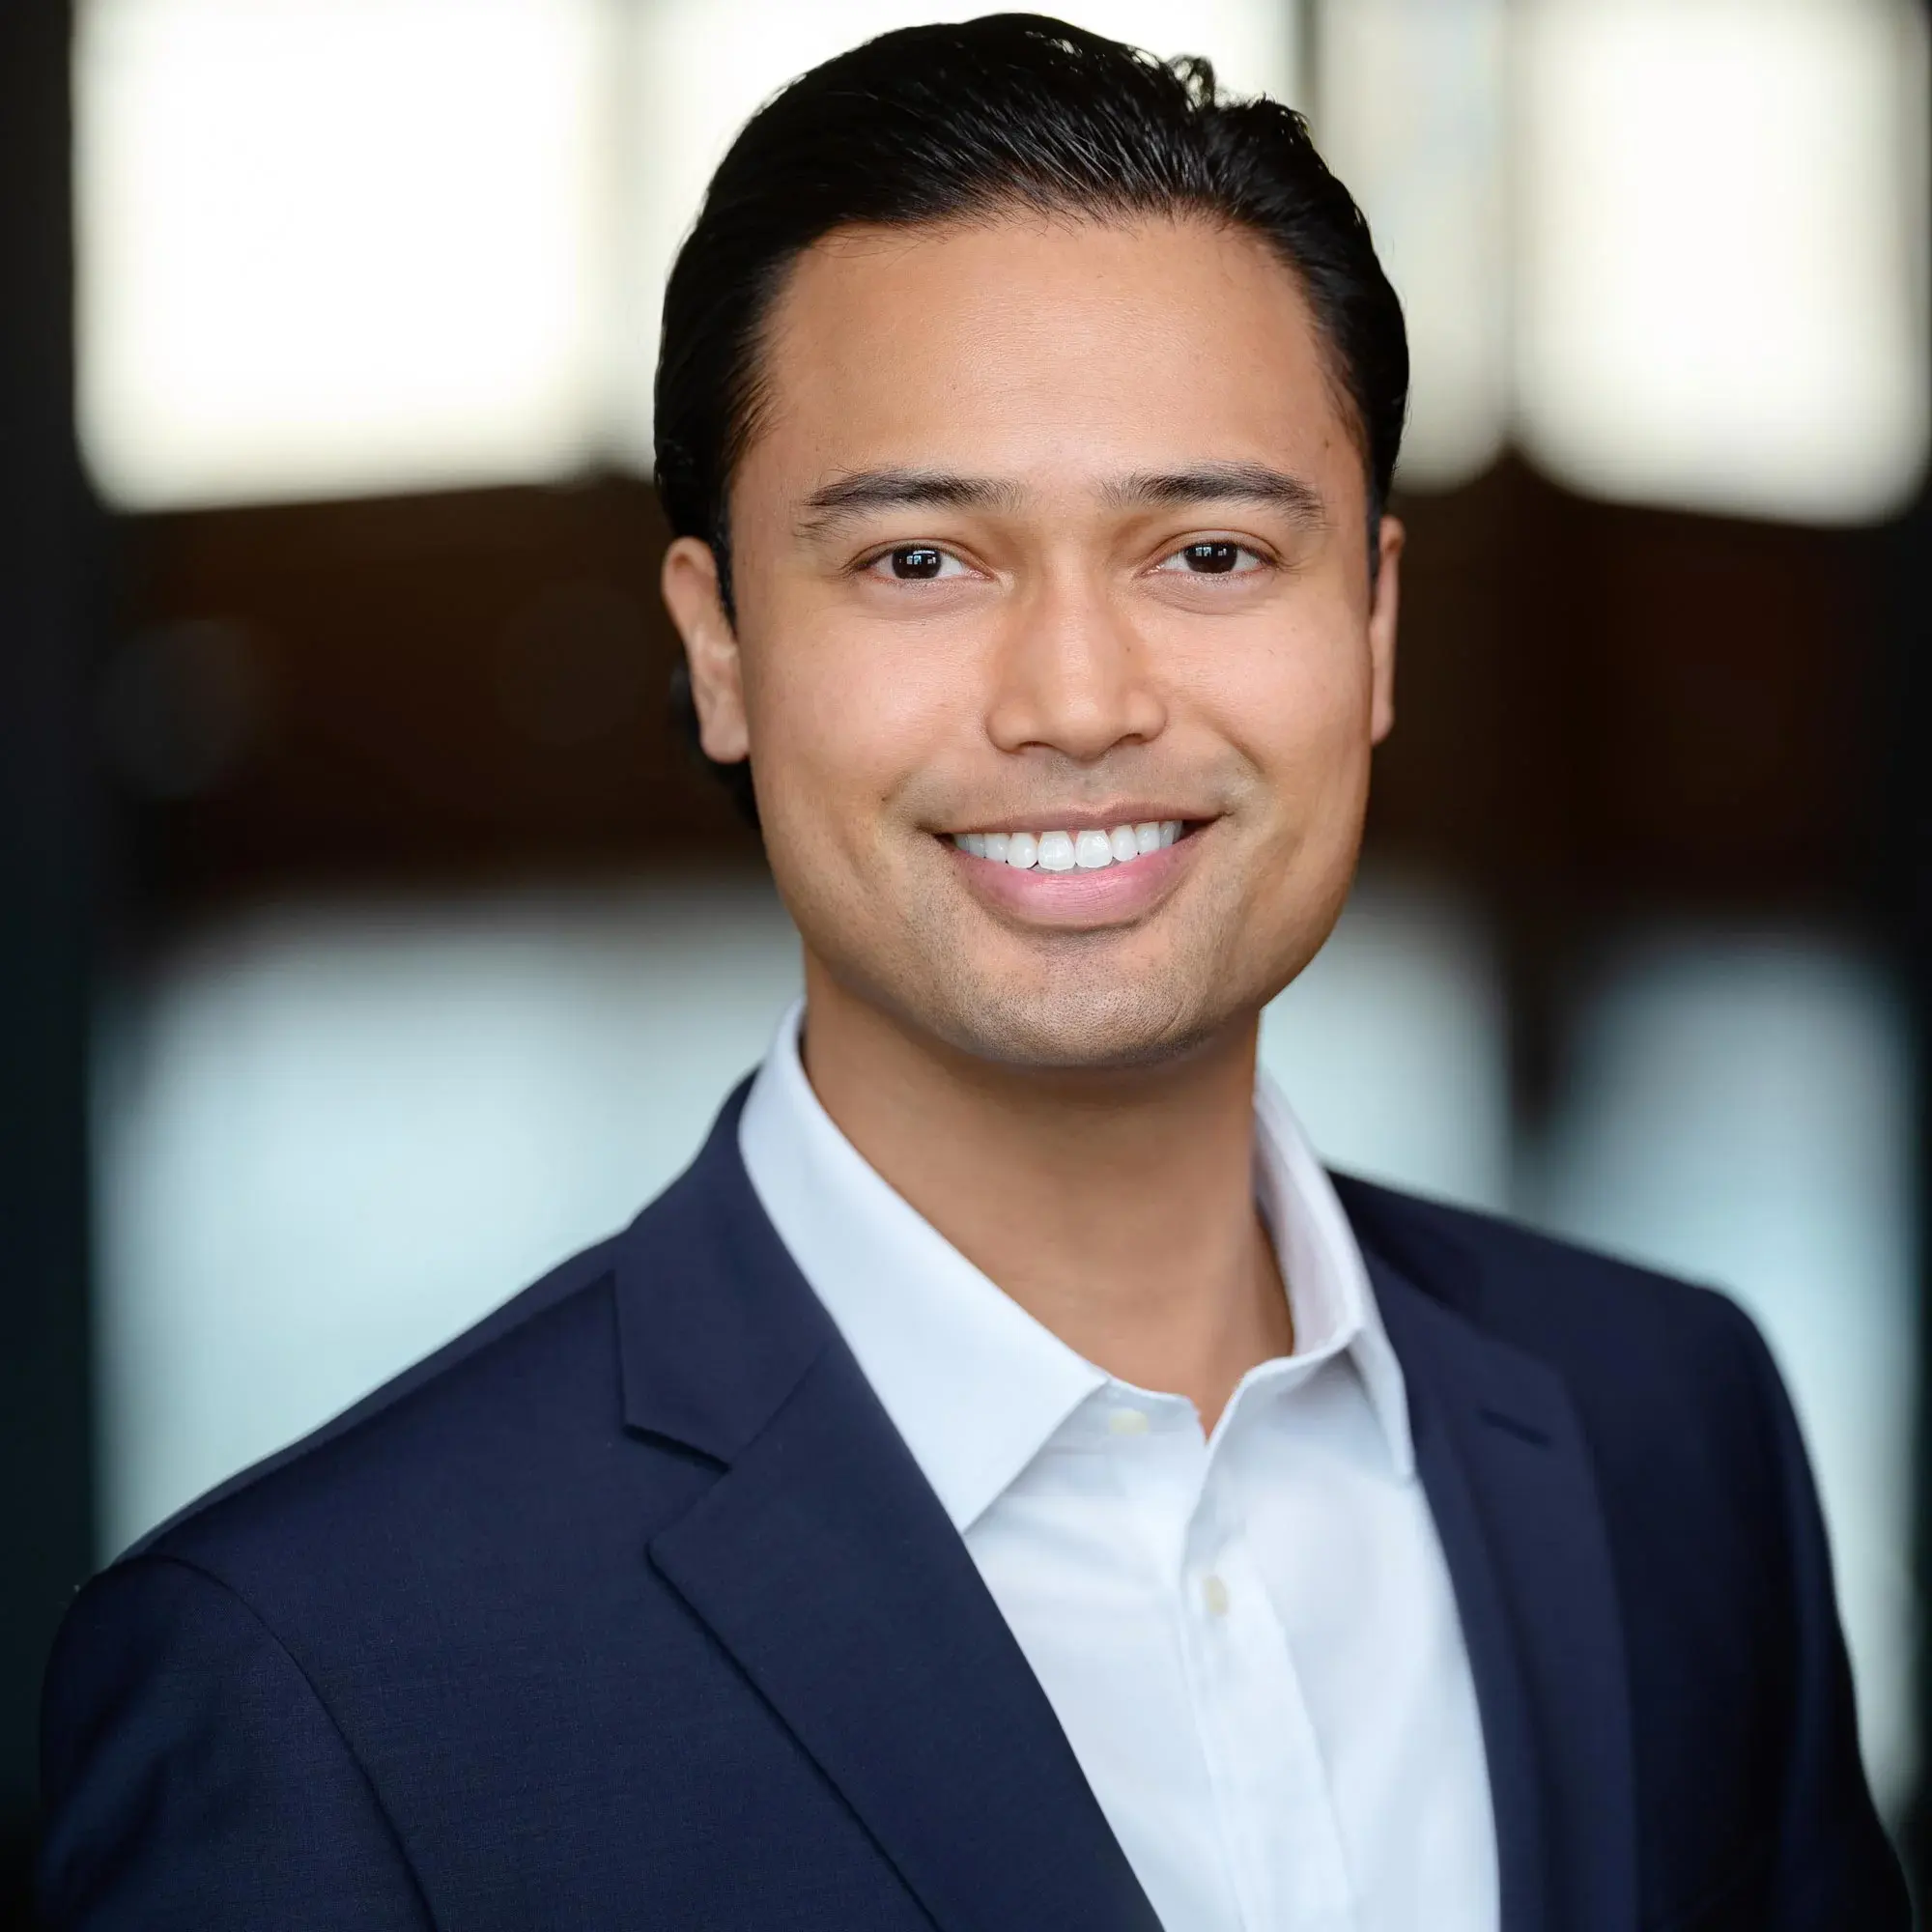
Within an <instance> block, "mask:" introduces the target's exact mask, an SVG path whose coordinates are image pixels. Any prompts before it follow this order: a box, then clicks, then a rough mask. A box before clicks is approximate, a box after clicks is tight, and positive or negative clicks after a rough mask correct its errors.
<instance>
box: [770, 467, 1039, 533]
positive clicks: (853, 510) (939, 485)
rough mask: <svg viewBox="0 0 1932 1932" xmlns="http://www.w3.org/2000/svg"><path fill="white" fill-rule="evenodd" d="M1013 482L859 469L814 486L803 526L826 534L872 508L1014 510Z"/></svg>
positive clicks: (922, 471)
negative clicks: (822, 484)
mask: <svg viewBox="0 0 1932 1932" xmlns="http://www.w3.org/2000/svg"><path fill="white" fill-rule="evenodd" d="M1021 494H1022V493H1021V490H1020V488H1019V486H1018V485H1017V484H1015V483H1002V482H998V481H996V480H995V479H993V478H992V477H989V476H954V475H950V474H947V473H946V472H944V471H942V470H934V469H858V470H854V471H853V472H852V473H851V474H850V475H847V476H839V477H836V478H834V480H833V481H832V482H830V483H828V484H826V485H825V487H824V488H823V489H820V490H814V491H813V492H812V493H811V495H810V497H807V498H806V499H805V502H804V504H803V505H802V506H801V508H802V512H803V514H802V515H801V516H800V517H799V520H798V526H799V529H800V531H801V532H802V533H803V534H805V535H807V536H822V535H824V534H825V533H826V532H827V531H828V530H833V529H836V528H838V526H840V525H842V524H848V523H850V522H852V521H853V520H854V519H855V518H858V517H863V516H865V515H866V514H867V511H870V510H907V509H934V508H944V509H951V510H1001V509H1010V508H1012V507H1013V505H1014V504H1016V503H1017V502H1018V501H1019V499H1020V497H1021Z"/></svg>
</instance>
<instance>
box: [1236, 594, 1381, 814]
mask: <svg viewBox="0 0 1932 1932" xmlns="http://www.w3.org/2000/svg"><path fill="white" fill-rule="evenodd" d="M1201 689H1202V692H1203V696H1204V700H1205V702H1206V704H1207V705H1208V708H1209V709H1210V710H1211V713H1212V715H1213V716H1214V718H1215V719H1216V720H1217V722H1218V724H1219V726H1220V728H1221V729H1222V730H1223V731H1224V732H1225V733H1226V735H1227V737H1228V740H1229V742H1230V743H1232V744H1233V745H1235V746H1236V748H1237V749H1238V751H1239V752H1240V753H1242V754H1243V756H1244V757H1245V759H1246V760H1247V762H1248V763H1249V764H1250V765H1252V766H1253V767H1254V769H1255V770H1256V771H1257V772H1258V773H1259V774H1260V776H1261V778H1262V780H1263V781H1264V785H1265V786H1266V788H1267V789H1268V790H1269V791H1270V792H1272V793H1273V794H1274V795H1275V796H1276V798H1278V799H1279V800H1280V802H1281V803H1282V805H1283V807H1284V808H1285V809H1286V811H1287V813H1288V815H1289V817H1290V818H1291V819H1293V820H1297V821H1303V822H1304V824H1305V819H1306V814H1307V813H1308V812H1309V811H1310V810H1319V809H1320V808H1321V806H1322V804H1323V803H1324V802H1333V803H1334V804H1335V805H1337V806H1343V807H1346V806H1347V805H1348V803H1349V802H1350V800H1351V799H1352V798H1353V797H1354V796H1355V794H1357V793H1358V792H1359V791H1360V790H1361V788H1362V785H1363V782H1364V778H1365V775H1366V772H1367V768H1368V753H1369V747H1370V733H1371V726H1372V724H1373V710H1374V679H1373V671H1372V666H1371V661H1370V656H1369V648H1368V641H1367V639H1366V638H1364V637H1361V636H1359V635H1356V634H1353V633H1352V632H1351V630H1350V629H1349V628H1346V627H1341V626H1336V627H1329V626H1323V625H1320V624H1315V623H1303V624H1297V625H1295V626H1293V627H1292V628H1290V629H1287V630H1285V631H1284V630H1280V629H1275V630H1272V631H1271V632H1270V633H1269V634H1268V635H1265V636H1260V637H1256V638H1255V639H1252V640H1251V641H1250V642H1249V643H1248V644H1247V645H1246V647H1245V648H1242V649H1239V650H1236V651H1226V652H1221V653H1218V654H1217V656H1216V658H1215V659H1214V660H1213V661H1212V663H1211V664H1210V665H1208V667H1207V668H1206V671H1205V674H1204V676H1203V679H1202V685H1201Z"/></svg>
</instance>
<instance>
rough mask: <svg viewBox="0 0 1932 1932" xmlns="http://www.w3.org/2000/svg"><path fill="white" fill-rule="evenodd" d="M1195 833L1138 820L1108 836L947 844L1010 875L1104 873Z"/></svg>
mask: <svg viewBox="0 0 1932 1932" xmlns="http://www.w3.org/2000/svg"><path fill="white" fill-rule="evenodd" d="M1193 829H1194V828H1193V827H1192V826H1191V825H1190V824H1189V823H1188V822H1187V821H1186V820H1184V819H1179V818H1158V819H1152V818H1151V819H1143V820H1141V821H1140V822H1139V823H1138V824H1132V825H1126V824H1122V825H1116V826H1114V827H1112V828H1111V829H1110V830H1108V831H1104V832H1103V831H1100V830H1098V829H1096V828H1089V829H1088V830H1086V831H1081V832H1061V831H1051V830H1049V831H1045V832H955V833H953V834H952V835H951V842H952V844H954V845H956V846H957V847H958V848H959V849H960V851H962V852H965V853H968V854H970V855H971V856H972V857H973V858H975V859H988V860H991V861H992V863H993V864H995V865H998V866H1010V867H1012V868H1013V869H1014V870H1015V871H1021V872H1030V871H1036V870H1037V871H1041V872H1103V871H1105V870H1106V869H1107V868H1108V867H1113V866H1131V865H1132V864H1133V863H1134V861H1135V860H1137V859H1145V858H1147V857H1148V856H1149V855H1150V854H1151V853H1154V852H1161V851H1165V850H1166V849H1167V847H1168V846H1170V845H1172V844H1174V843H1175V842H1176V841H1177V840H1179V839H1180V838H1185V837H1186V836H1187V834H1188V833H1189V832H1190V831H1192V830H1193Z"/></svg>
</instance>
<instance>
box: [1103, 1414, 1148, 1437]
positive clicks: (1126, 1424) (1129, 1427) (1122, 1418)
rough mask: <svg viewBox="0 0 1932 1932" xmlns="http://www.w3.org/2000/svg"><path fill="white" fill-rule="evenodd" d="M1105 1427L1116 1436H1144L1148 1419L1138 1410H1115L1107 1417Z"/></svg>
mask: <svg viewBox="0 0 1932 1932" xmlns="http://www.w3.org/2000/svg"><path fill="white" fill-rule="evenodd" d="M1107 1427H1108V1429H1109V1430H1110V1431H1111V1432H1112V1433H1113V1434H1114V1435H1146V1434H1147V1432H1148V1419H1147V1416H1146V1414H1145V1413H1144V1412H1143V1411H1142V1410H1140V1409H1138V1408H1117V1409H1115V1410H1114V1411H1113V1413H1112V1414H1111V1415H1109V1416H1108V1417H1107Z"/></svg>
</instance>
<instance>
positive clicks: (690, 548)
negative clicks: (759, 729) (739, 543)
mask: <svg viewBox="0 0 1932 1932" xmlns="http://www.w3.org/2000/svg"><path fill="white" fill-rule="evenodd" d="M659 582H660V585H661V587H662V588H663V591H664V601H665V608H666V609H667V610H668V611H669V612H670V620H671V622H672V623H673V624H675V625H676V626H677V634H678V636H679V637H680V638H682V639H684V656H685V662H686V663H687V664H688V665H689V666H690V667H691V696H692V702H693V703H694V704H696V707H697V736H698V742H699V743H700V744H701V745H702V746H703V747H704V755H705V756H706V757H707V758H711V759H713V760H715V761H716V762H717V763H719V764H721V765H734V764H736V763H737V762H738V761H739V759H741V758H745V757H749V756H750V755H751V751H752V740H751V732H750V730H749V728H748V726H747V725H746V722H745V678H744V668H743V664H742V662H741V660H740V658H739V655H738V636H737V633H736V632H735V631H733V630H732V628H731V620H730V619H729V618H728V617H727V616H726V615H725V600H724V598H723V597H722V596H720V594H719V586H718V559H717V558H716V557H715V556H713V555H712V554H711V546H710V545H709V544H704V543H699V542H698V540H697V539H696V537H679V538H678V539H677V540H676V541H675V542H674V543H673V544H672V545H671V547H670V548H669V550H668V551H666V552H665V560H664V570H663V572H662V574H661V576H660V578H659Z"/></svg>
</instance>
